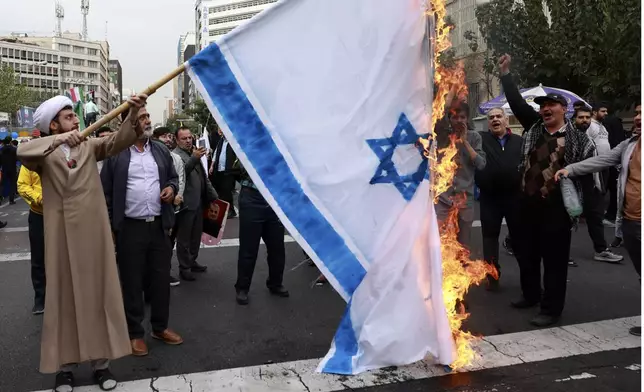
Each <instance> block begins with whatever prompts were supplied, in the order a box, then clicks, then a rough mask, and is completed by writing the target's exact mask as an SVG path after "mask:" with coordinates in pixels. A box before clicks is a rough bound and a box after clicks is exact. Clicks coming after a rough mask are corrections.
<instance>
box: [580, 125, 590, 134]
mask: <svg viewBox="0 0 644 392" xmlns="http://www.w3.org/2000/svg"><path fill="white" fill-rule="evenodd" d="M588 128H590V124H577V129H579V130H580V131H582V132H586V131H587V130H588Z"/></svg>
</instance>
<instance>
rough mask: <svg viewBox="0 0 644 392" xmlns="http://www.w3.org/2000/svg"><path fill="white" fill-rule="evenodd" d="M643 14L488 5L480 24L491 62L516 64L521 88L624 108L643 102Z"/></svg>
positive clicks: (617, 2) (565, 5)
mask: <svg viewBox="0 0 644 392" xmlns="http://www.w3.org/2000/svg"><path fill="white" fill-rule="evenodd" d="M640 7H641V5H640V0H523V1H522V2H519V1H515V0H491V1H490V2H489V3H487V4H485V5H481V6H479V7H477V9H476V17H477V20H478V23H479V26H480V30H481V33H482V35H483V38H484V39H485V41H486V43H487V45H488V47H489V49H490V50H491V51H492V53H493V55H494V58H498V57H499V56H501V55H502V54H504V53H508V54H510V55H511V56H512V72H513V74H514V75H515V76H516V77H518V79H519V82H520V84H521V85H522V86H523V87H531V86H536V85H538V84H539V83H542V84H543V85H547V86H551V87H559V88H564V89H567V90H570V91H572V92H574V93H576V94H578V95H580V96H583V97H585V98H589V99H595V100H605V101H607V102H608V103H610V104H612V105H614V106H615V107H616V108H626V107H630V106H631V105H632V104H633V103H634V101H635V100H637V99H639V97H640V77H641V75H640V64H641V30H640V24H641V23H640ZM466 38H468V37H467V36H466ZM470 38H471V36H470Z"/></svg>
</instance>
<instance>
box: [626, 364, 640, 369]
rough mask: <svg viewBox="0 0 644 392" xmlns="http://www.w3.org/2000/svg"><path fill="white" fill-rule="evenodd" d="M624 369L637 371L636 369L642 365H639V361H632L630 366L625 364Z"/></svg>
mask: <svg viewBox="0 0 644 392" xmlns="http://www.w3.org/2000/svg"><path fill="white" fill-rule="evenodd" d="M625 369H628V370H633V371H638V370H641V369H642V366H640V364H639V363H634V364H632V365H630V366H626V368H625Z"/></svg>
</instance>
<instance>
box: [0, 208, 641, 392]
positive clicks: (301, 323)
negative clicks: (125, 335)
mask: <svg viewBox="0 0 644 392" xmlns="http://www.w3.org/2000/svg"><path fill="white" fill-rule="evenodd" d="M0 220H8V221H9V226H8V227H7V229H4V230H0V298H2V301H1V302H0V352H1V353H2V355H1V356H0V391H33V390H40V389H46V388H48V387H51V385H52V382H53V377H52V376H43V375H40V374H39V373H38V365H39V355H40V327H41V321H42V318H41V317H39V316H32V315H31V312H30V311H31V306H32V301H33V300H32V289H31V282H30V277H29V262H28V261H26V260H15V258H16V257H18V258H20V257H19V256H20V255H19V254H20V253H21V252H28V251H29V243H28V237H27V232H26V231H24V230H23V229H22V228H26V226H27V207H26V205H25V204H24V202H22V201H19V202H18V204H17V205H15V206H6V205H5V206H0ZM526 224H527V222H526ZM237 234H238V222H237V220H231V221H229V223H228V226H227V231H226V236H225V238H229V239H233V238H236V237H237ZM606 236H607V240H608V241H611V240H612V238H613V234H612V230H611V229H606ZM473 241H474V243H473V249H474V252H473V253H474V255H477V256H480V253H481V252H480V243H481V240H480V228H475V229H474V231H473ZM237 251H238V248H237V247H236V246H228V247H223V248H210V249H202V250H201V253H200V258H199V261H200V262H201V263H203V264H205V265H207V266H208V267H209V269H208V272H207V273H205V274H203V275H200V276H199V279H198V281H196V282H182V283H181V285H180V286H178V287H176V288H173V289H172V297H171V309H170V315H171V316H170V317H171V319H170V327H171V328H173V329H175V330H176V331H177V332H179V333H180V334H181V335H182V336H183V337H184V340H185V342H184V344H183V345H181V346H176V347H171V346H165V345H163V344H160V343H158V342H156V341H151V339H149V342H148V343H149V347H150V355H149V356H147V357H143V358H134V357H129V358H124V359H122V360H119V361H116V362H115V363H114V364H113V367H112V369H113V371H114V373H115V374H116V375H118V377H119V379H120V380H122V381H127V380H139V379H145V378H151V377H162V376H169V375H178V374H186V373H195V372H206V371H212V370H218V369H228V368H235V367H248V366H253V365H261V364H266V363H279V362H286V361H298V360H304V359H311V358H319V357H322V356H324V355H325V354H326V352H327V350H328V349H329V344H330V342H331V340H332V337H333V334H334V333H335V329H336V327H337V325H338V321H339V319H340V316H341V315H342V312H343V310H344V306H345V304H344V302H343V301H342V299H341V298H340V297H339V296H338V295H337V294H336V293H335V292H334V290H333V289H332V288H331V287H330V286H328V285H327V286H322V287H320V286H313V285H312V283H313V281H314V280H315V278H316V277H317V273H316V269H315V268H312V267H309V266H307V265H306V264H304V265H300V264H301V261H302V260H303V253H302V251H301V249H300V248H299V246H298V245H297V244H296V243H287V244H286V257H287V268H286V273H285V285H286V286H287V288H288V289H289V290H290V292H291V297H290V298H288V299H283V298H276V297H273V296H271V295H269V293H268V290H267V289H266V288H265V286H264V281H265V279H266V276H267V268H266V264H265V262H264V261H263V260H265V251H264V248H263V247H261V248H260V255H259V259H258V264H257V268H256V271H255V277H254V278H255V279H254V283H253V286H252V289H251V293H250V295H251V304H250V305H249V306H247V307H242V306H238V305H237V304H236V303H235V290H234V287H233V285H234V282H235V278H236V260H237ZM616 252H617V253H621V254H624V255H625V254H626V253H625V251H624V250H623V249H622V248H620V249H617V250H616ZM571 255H572V257H574V258H575V259H576V260H577V262H578V263H579V267H577V268H570V269H569V283H568V295H567V300H566V309H565V311H564V315H563V318H562V320H561V324H562V325H571V324H579V323H584V322H591V321H598V320H609V319H616V318H621V317H627V316H638V315H639V314H640V307H641V301H640V284H639V281H638V279H637V275H636V273H635V271H634V269H633V267H632V266H631V265H630V261H629V260H628V258H627V259H626V260H625V261H624V262H623V264H621V265H611V264H605V263H600V262H596V261H593V260H592V255H593V250H592V243H591V241H590V238H589V236H588V232H587V230H586V227H585V226H583V225H581V226H580V228H579V230H578V231H577V232H575V233H573V245H572V249H571ZM23 256H24V255H23ZM23 258H24V257H23ZM501 264H502V267H503V278H502V290H501V291H500V292H497V293H489V292H487V291H485V290H484V289H483V288H482V287H475V288H473V289H472V290H471V291H470V293H469V294H468V297H467V300H468V303H469V311H470V312H471V314H472V316H471V317H470V319H469V320H468V321H467V323H466V327H467V328H468V329H469V330H470V331H472V332H473V333H475V334H477V335H485V336H489V335H499V334H507V333H512V332H521V331H527V330H531V329H532V327H531V326H530V325H529V323H528V320H529V319H530V318H531V317H532V316H533V314H534V312H535V310H526V311H517V310H514V309H511V308H510V307H509V303H510V301H511V300H512V299H514V298H516V297H518V296H519V295H520V289H519V282H518V268H517V265H516V261H515V259H514V258H513V257H512V256H508V255H505V254H502V255H501ZM298 265H299V266H298ZM173 272H174V273H176V262H173ZM639 357H640V349H639V348H634V349H628V350H621V351H618V352H614V351H606V352H604V353H598V354H590V355H582V356H578V357H569V358H561V359H553V360H548V361H545V362H537V363H531V364H523V365H516V366H509V367H503V368H498V369H491V370H483V371H480V372H472V373H464V374H457V375H449V376H444V377H438V378H432V379H429V380H416V381H406V382H402V383H400V382H399V383H395V384H390V385H387V386H377V387H369V388H365V389H358V390H364V391H372V390H373V391H374V392H375V391H377V392H381V391H382V392H385V391H387V392H388V391H416V390H418V391H421V390H445V391H494V390H497V391H502V390H517V391H519V390H520V391H530V390H535V391H536V390H545V388H546V387H547V388H549V389H547V390H552V391H559V390H561V391H563V390H568V391H577V390H578V391H613V390H614V391H635V390H640V374H639V373H640V371H639V370H628V369H625V368H624V367H625V366H629V365H632V364H639V363H640V359H639ZM588 369H592V371H590V370H588ZM584 371H585V372H588V373H592V374H594V375H595V376H596V377H592V378H588V379H582V380H572V381H570V382H565V381H561V382H555V381H554V380H557V379H564V378H566V377H568V376H567V375H566V374H576V373H575V372H577V373H582V372H584ZM77 380H78V382H79V383H81V384H90V383H91V380H90V378H89V372H88V371H85V372H79V373H78V374H77ZM506 387H507V388H506Z"/></svg>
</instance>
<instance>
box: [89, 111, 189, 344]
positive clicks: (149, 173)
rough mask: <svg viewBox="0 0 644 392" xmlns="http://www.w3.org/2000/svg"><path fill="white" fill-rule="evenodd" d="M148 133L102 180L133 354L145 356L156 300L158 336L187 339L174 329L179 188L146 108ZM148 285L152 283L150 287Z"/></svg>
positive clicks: (142, 117) (108, 165)
mask: <svg viewBox="0 0 644 392" xmlns="http://www.w3.org/2000/svg"><path fill="white" fill-rule="evenodd" d="M139 122H140V123H141V124H143V127H144V132H143V134H142V135H141V137H140V138H139V140H137V141H136V142H135V143H134V145H133V146H132V147H130V148H128V149H126V150H124V151H123V152H121V153H120V154H118V155H116V156H113V157H111V158H109V159H108V160H107V161H105V164H104V165H103V168H102V170H101V183H102V185H103V192H104V193H105V200H106V202H107V210H108V212H109V216H110V223H111V225H112V231H113V233H114V237H115V242H116V250H117V263H118V268H119V276H120V278H121V289H122V291H123V305H124V307H125V317H126V320H127V326H128V332H129V334H130V343H131V345H132V354H133V355H135V356H144V355H147V354H148V348H147V345H146V343H145V340H144V339H143V337H144V335H145V330H144V329H143V325H142V322H143V318H144V316H145V308H144V301H143V291H144V289H145V291H146V295H147V296H148V297H149V298H150V324H151V325H152V337H153V338H154V339H158V340H161V341H163V342H164V343H166V344H170V345H177V344H181V343H182V342H183V339H182V338H181V336H179V335H178V334H177V333H175V332H174V331H172V330H170V329H168V318H169V310H170V309H169V308H170V260H171V259H172V245H171V241H170V233H169V232H170V229H172V227H173V226H174V219H175V217H174V206H173V201H174V196H175V195H176V193H177V191H178V189H179V183H178V177H177V173H176V171H175V169H174V164H173V161H172V157H171V156H170V151H169V150H168V149H167V148H166V147H165V145H163V144H162V143H160V142H158V141H154V140H151V139H150V137H151V136H152V126H151V122H150V115H149V114H148V112H147V111H146V110H145V108H141V110H140V111H139ZM145 286H147V287H145Z"/></svg>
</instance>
